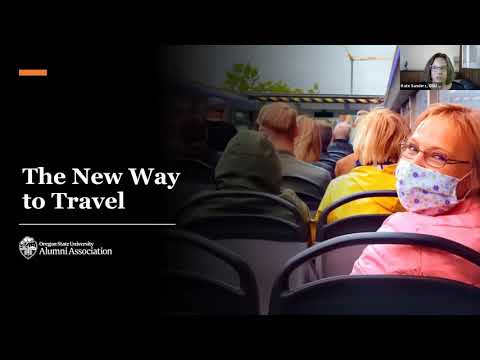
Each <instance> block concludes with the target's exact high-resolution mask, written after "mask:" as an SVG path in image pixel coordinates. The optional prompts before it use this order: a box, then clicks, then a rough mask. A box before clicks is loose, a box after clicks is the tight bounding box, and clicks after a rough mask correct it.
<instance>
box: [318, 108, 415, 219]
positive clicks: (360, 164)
mask: <svg viewBox="0 0 480 360" xmlns="http://www.w3.org/2000/svg"><path fill="white" fill-rule="evenodd" d="M362 122H363V124H362V126H361V128H360V129H359V130H358V132H357V136H356V139H355V143H354V148H355V153H357V154H358V156H359V160H358V161H357V164H356V165H357V166H356V167H355V168H354V169H353V170H352V171H350V172H349V173H348V174H345V175H342V176H340V177H338V178H336V179H334V180H332V182H331V183H330V185H329V186H328V188H327V192H326V193H325V195H324V197H323V199H322V202H321V203H320V206H319V208H318V211H317V214H316V219H318V218H319V217H320V214H321V212H322V211H323V210H324V209H325V208H326V207H327V206H329V205H331V204H332V203H333V202H335V201H337V200H340V199H341V198H344V197H346V196H348V195H352V194H355V193H357V192H364V191H373V190H395V169H396V163H397V161H398V158H399V156H400V146H401V145H400V144H401V142H402V141H404V140H405V139H406V138H407V136H408V134H409V132H410V130H409V128H408V126H407V124H406V121H405V120H404V119H403V118H402V117H401V116H400V115H398V114H397V113H394V112H392V111H390V110H387V109H381V110H374V111H372V112H370V113H369V114H368V115H366V117H365V119H363V121H362ZM402 210H403V209H402V207H401V206H400V203H399V201H398V199H397V198H394V197H380V198H364V199H358V200H355V201H351V202H349V203H347V204H344V205H342V206H340V207H338V208H337V209H335V210H333V211H332V212H331V213H330V214H329V215H328V218H327V223H332V222H334V221H337V220H340V219H342V218H345V217H348V216H353V215H361V214H392V213H394V212H396V211H402Z"/></svg>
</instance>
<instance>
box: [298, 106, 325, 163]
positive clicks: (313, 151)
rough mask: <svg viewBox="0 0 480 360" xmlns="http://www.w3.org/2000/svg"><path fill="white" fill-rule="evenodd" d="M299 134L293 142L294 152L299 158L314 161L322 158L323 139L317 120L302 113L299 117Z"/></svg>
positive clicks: (309, 161)
mask: <svg viewBox="0 0 480 360" xmlns="http://www.w3.org/2000/svg"><path fill="white" fill-rule="evenodd" d="M297 129H298V135H297V137H296V138H295V140H294V143H293V149H294V150H293V152H294V154H295V157H296V158H297V159H299V160H302V161H305V162H308V163H312V162H315V161H318V160H319V159H320V152H321V150H322V140H321V139H320V129H319V126H318V125H317V123H316V121H315V120H313V119H312V118H310V117H308V116H305V115H302V116H299V117H297Z"/></svg>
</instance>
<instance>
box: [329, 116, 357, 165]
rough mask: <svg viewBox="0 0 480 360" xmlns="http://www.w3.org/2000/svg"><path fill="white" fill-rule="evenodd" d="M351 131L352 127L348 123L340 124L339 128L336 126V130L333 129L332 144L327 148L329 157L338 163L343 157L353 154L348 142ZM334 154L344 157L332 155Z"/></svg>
mask: <svg viewBox="0 0 480 360" xmlns="http://www.w3.org/2000/svg"><path fill="white" fill-rule="evenodd" d="M350 130H351V127H350V125H349V124H348V123H346V122H340V123H338V124H337V126H335V129H333V137H332V143H331V144H330V145H328V148H327V153H328V156H329V157H330V158H331V159H334V160H336V161H337V160H339V159H341V158H342V157H344V156H346V155H348V154H351V153H353V147H352V145H351V144H350V143H349V142H348V140H349V137H350ZM332 152H335V153H343V154H344V155H343V156H340V155H338V154H332Z"/></svg>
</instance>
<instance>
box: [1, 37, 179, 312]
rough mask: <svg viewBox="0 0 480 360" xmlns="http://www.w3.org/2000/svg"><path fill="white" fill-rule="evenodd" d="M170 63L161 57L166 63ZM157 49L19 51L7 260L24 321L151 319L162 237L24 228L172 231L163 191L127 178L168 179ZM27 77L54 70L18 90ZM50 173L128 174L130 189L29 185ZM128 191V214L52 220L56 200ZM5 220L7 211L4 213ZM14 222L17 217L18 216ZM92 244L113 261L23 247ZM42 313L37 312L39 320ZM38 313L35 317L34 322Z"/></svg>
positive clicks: (84, 46)
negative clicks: (151, 172)
mask: <svg viewBox="0 0 480 360" xmlns="http://www.w3.org/2000/svg"><path fill="white" fill-rule="evenodd" d="M160 53H161V52H160ZM158 56H159V52H158V50H157V49H155V48H154V47H152V46H149V47H145V46H137V47H136V46H131V45H127V44H125V43H123V44H122V43H118V44H113V43H100V44H97V43H95V44H92V43H75V44H72V46H68V45H63V46H57V47H45V46H44V45H42V46H38V47H35V46H25V47H23V48H19V49H16V51H15V58H16V59H15V61H16V63H15V65H14V67H13V66H12V68H11V69H10V70H12V71H11V73H12V83H13V85H14V86H13V90H12V91H13V98H14V100H13V103H11V104H9V105H12V104H13V110H14V111H13V113H12V117H11V118H10V120H9V121H8V122H9V125H12V126H11V130H9V133H8V134H10V135H8V134H7V133H4V135H6V136H7V137H11V138H10V140H11V141H9V143H8V144H9V145H8V147H7V149H6V150H7V151H6V158H8V172H7V173H8V179H9V185H8V191H7V194H6V196H7V197H8V199H9V202H10V203H11V204H14V206H15V207H14V208H8V210H7V213H8V215H9V218H10V222H9V225H10V229H13V228H14V229H16V231H15V236H14V237H13V238H12V237H11V236H9V239H8V246H9V254H15V256H13V259H12V260H13V262H14V265H15V266H14V268H13V271H11V272H12V275H13V276H12V277H10V279H11V280H12V284H13V288H12V293H13V294H14V296H13V297H12V300H13V302H14V306H15V307H18V308H15V309H14V310H15V311H16V312H17V313H18V314H19V315H21V316H22V317H23V316H24V317H25V319H31V318H32V317H36V316H40V317H42V316H45V318H48V319H62V320H63V319H64V320H66V321H68V320H67V319H69V318H71V317H70V315H69V314H72V315H73V316H74V317H75V321H77V320H85V321H88V320H89V319H90V320H93V319H96V320H98V319H102V318H112V319H117V320H120V321H121V320H125V319H126V318H127V317H129V318H131V319H134V320H135V319H142V318H144V319H149V318H151V316H150V315H153V314H154V313H155V309H156V308H157V307H158V299H159V296H160V295H161V293H162V289H161V286H159V284H158V282H155V281H154V280H153V279H154V277H155V274H154V273H155V259H156V253H155V241H158V237H159V236H160V235H159V231H160V227H138V226H135V227H119V226H109V227H83V226H81V227H80V226H68V227H66V226H62V227H58V226H57V227H50V226H41V227H40V226H28V227H26V226H20V225H19V224H20V223H57V222H58V223H66V222H68V223H162V222H171V219H169V218H168V216H167V215H166V210H167V209H168V206H169V204H168V201H167V199H166V197H165V195H166V192H167V191H168V190H166V189H165V188H164V187H163V186H155V185H149V186H143V185H141V186H134V185H133V184H132V183H131V182H129V181H127V180H128V179H129V177H128V178H127V176H126V175H128V170H127V168H129V167H132V168H142V167H143V168H155V169H156V171H162V172H166V171H168V169H167V167H168V166H167V165H166V164H165V163H164V161H163V157H164V155H165V154H164V153H163V152H162V151H163V150H162V142H163V138H162V134H163V133H165V132H164V131H162V128H161V126H162V122H161V119H160V111H159V109H160V106H161V104H160V101H159V99H160V98H161V94H160V92H159V80H161V79H159V78H158V77H156V74H155V66H154V64H155V61H157V60H158ZM18 67H33V68H42V67H46V68H47V69H48V77H47V78H18V76H17V75H18V73H17V68H18ZM38 166H43V167H45V170H47V171H49V172H52V173H55V172H57V171H61V172H64V173H65V174H67V178H68V179H71V174H72V171H71V169H72V168H73V167H77V168H91V169H92V171H99V172H124V173H125V175H124V180H122V182H121V183H120V185H105V186H104V185H100V186H87V185H68V183H67V184H65V185H25V182H26V177H25V176H24V175H22V171H21V170H22V168H26V167H38ZM117 191H124V194H125V206H126V210H53V206H52V199H50V193H52V192H67V193H70V194H71V195H72V196H110V195H115V193H116V192H117ZM25 193H28V194H30V195H32V196H43V197H44V198H45V199H46V201H47V206H46V207H45V208H44V209H42V210H24V208H23V201H22V195H23V194H25ZM4 209H6V207H4ZM13 212H14V216H13V217H12V216H11V215H13ZM24 236H32V237H33V238H35V240H36V241H37V242H38V241H52V242H55V241H77V240H78V241H93V242H94V243H95V246H96V247H100V246H102V247H103V248H111V249H112V251H113V255H112V256H35V257H33V258H32V259H30V260H26V259H24V258H23V257H22V256H21V255H20V253H19V251H18V242H19V241H20V240H21V239H22V238H23V237H24ZM32 304H34V306H33V308H32ZM27 309H31V310H27ZM12 310H13V309H12Z"/></svg>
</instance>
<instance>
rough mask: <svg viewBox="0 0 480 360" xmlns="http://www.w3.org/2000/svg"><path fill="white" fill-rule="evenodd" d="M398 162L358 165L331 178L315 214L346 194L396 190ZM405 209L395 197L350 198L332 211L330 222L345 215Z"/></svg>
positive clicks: (388, 212)
mask: <svg viewBox="0 0 480 360" xmlns="http://www.w3.org/2000/svg"><path fill="white" fill-rule="evenodd" d="M396 167H397V164H393V165H384V166H383V169H380V168H378V167H376V166H357V167H355V168H353V169H352V170H351V171H350V172H349V173H347V174H345V175H342V176H340V177H338V178H336V179H334V180H332V181H331V182H330V184H329V185H328V187H327V190H326V191H325V195H324V196H323V199H322V202H321V203H320V206H319V208H318V210H317V213H316V215H315V220H316V221H318V219H319V218H320V215H321V212H322V211H323V210H324V209H325V208H326V207H327V206H329V205H331V204H332V203H333V202H335V201H337V200H340V199H342V198H344V197H346V196H349V195H352V194H355V193H358V192H363V191H374V190H395V182H396V178H395V169H396ZM398 211H405V210H404V209H403V207H402V206H401V204H400V201H399V200H398V198H396V197H376V198H373V197H372V198H365V199H358V200H354V201H351V202H349V203H347V204H344V205H342V206H340V207H338V208H336V209H335V210H333V211H332V212H330V214H329V215H328V217H327V223H328V224H330V223H332V222H334V221H337V220H340V219H342V218H345V217H348V216H353V215H363V214H392V213H394V212H398Z"/></svg>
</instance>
